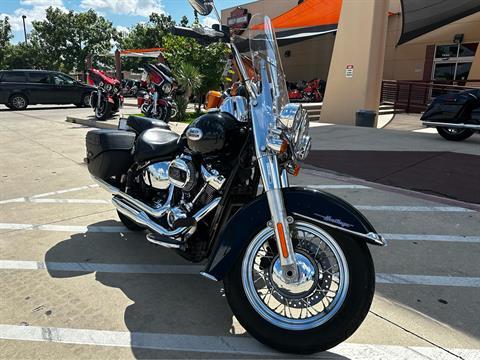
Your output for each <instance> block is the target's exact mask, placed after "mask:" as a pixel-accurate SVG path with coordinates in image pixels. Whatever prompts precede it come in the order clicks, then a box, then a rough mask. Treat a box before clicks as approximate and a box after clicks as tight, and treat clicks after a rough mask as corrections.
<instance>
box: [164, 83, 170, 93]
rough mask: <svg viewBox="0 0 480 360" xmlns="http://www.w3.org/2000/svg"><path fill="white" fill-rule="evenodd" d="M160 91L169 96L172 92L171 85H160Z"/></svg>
mask: <svg viewBox="0 0 480 360" xmlns="http://www.w3.org/2000/svg"><path fill="white" fill-rule="evenodd" d="M162 91H163V92H164V93H165V94H170V92H171V91H172V85H170V84H169V83H165V84H163V85H162Z"/></svg>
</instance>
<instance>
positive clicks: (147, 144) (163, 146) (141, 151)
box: [133, 128, 180, 162]
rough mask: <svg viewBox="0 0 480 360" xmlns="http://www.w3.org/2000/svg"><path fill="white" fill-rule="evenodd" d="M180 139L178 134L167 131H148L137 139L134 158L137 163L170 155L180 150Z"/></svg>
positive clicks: (154, 129)
mask: <svg viewBox="0 0 480 360" xmlns="http://www.w3.org/2000/svg"><path fill="white" fill-rule="evenodd" d="M179 138H180V136H179V135H178V134H177V133H174V132H173V131H170V130H166V129H159V128H153V129H149V130H146V131H144V132H143V133H141V134H140V136H139V137H138V138H137V142H136V143H135V153H134V155H133V158H134V160H135V161H136V162H143V161H147V160H151V159H155V158H162V157H165V156H167V155H170V154H172V153H174V152H175V151H176V150H177V149H178V139H179Z"/></svg>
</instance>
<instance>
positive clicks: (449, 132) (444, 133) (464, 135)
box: [437, 127, 474, 141]
mask: <svg viewBox="0 0 480 360" xmlns="http://www.w3.org/2000/svg"><path fill="white" fill-rule="evenodd" d="M437 132H438V133H439V134H440V136H441V137H443V138H444V139H447V140H450V141H462V140H465V139H468V138H469V137H470V136H472V135H473V134H474V131H473V130H470V129H457V128H444V127H437Z"/></svg>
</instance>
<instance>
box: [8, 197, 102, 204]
mask: <svg viewBox="0 0 480 360" xmlns="http://www.w3.org/2000/svg"><path fill="white" fill-rule="evenodd" d="M8 202H9V203H38V204H92V205H98V204H110V203H111V202H110V201H108V200H103V199H44V198H40V199H37V198H17V199H11V200H9V201H8Z"/></svg>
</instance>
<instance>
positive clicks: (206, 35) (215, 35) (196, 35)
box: [172, 25, 230, 44]
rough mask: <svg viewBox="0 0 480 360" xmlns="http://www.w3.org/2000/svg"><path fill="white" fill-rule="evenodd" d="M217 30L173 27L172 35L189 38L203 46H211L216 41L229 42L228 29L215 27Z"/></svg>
mask: <svg viewBox="0 0 480 360" xmlns="http://www.w3.org/2000/svg"><path fill="white" fill-rule="evenodd" d="M214 27H216V28H217V29H218V30H217V29H215V28H213V29H205V28H190V27H184V26H174V27H173V28H172V34H173V35H178V36H185V37H189V38H193V39H196V40H198V41H200V42H201V43H203V44H213V43H215V42H217V41H219V40H220V41H222V42H229V32H230V30H229V28H228V27H227V26H222V29H221V30H220V26H219V25H217V26H215V25H214Z"/></svg>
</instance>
